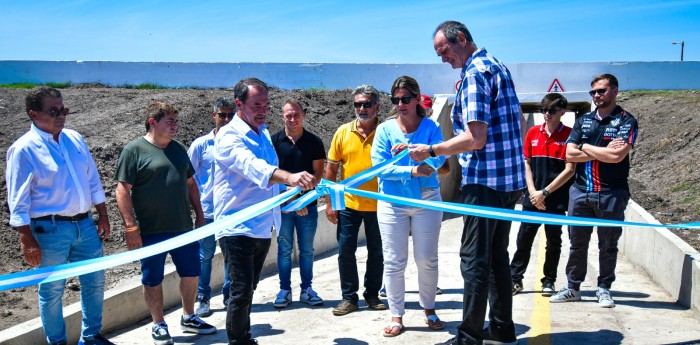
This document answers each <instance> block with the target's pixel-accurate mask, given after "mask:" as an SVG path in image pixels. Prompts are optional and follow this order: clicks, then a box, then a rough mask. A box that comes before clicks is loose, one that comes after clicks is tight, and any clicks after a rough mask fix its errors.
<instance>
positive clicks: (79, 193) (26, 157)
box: [6, 87, 112, 344]
mask: <svg viewBox="0 0 700 345" xmlns="http://www.w3.org/2000/svg"><path fill="white" fill-rule="evenodd" d="M26 111H27V115H29V119H30V120H31V122H32V123H31V128H30V130H29V131H28V132H27V133H26V134H24V135H23V136H22V137H20V138H19V139H17V141H15V142H14V144H12V146H10V148H9V149H8V150H7V170H6V179H7V180H6V181H7V194H8V196H7V201H8V206H9V208H10V225H11V226H13V227H14V228H15V229H16V230H17V232H18V233H19V238H20V243H21V248H22V253H23V255H24V261H25V262H27V264H29V265H31V266H38V267H50V266H56V265H60V264H65V263H69V262H75V261H81V260H87V259H94V258H98V257H101V256H102V241H103V240H105V239H107V238H108V237H109V233H110V225H109V220H108V218H107V207H106V206H105V193H104V190H103V188H102V183H101V182H100V175H99V172H98V171H97V166H96V165H95V161H94V160H93V159H92V155H91V154H90V150H89V149H88V146H87V143H85V140H84V139H83V137H82V136H81V135H80V134H78V132H76V131H74V130H70V129H64V125H65V121H66V116H67V115H68V108H65V107H64V106H63V97H62V96H61V92H60V91H58V90H56V89H53V88H46V87H39V88H36V89H33V90H31V91H30V92H29V94H28V95H27V97H26ZM93 205H94V206H95V209H96V210H97V213H98V219H97V226H96V225H95V221H94V220H93V219H92V217H91V214H90V208H91V207H92V206H93ZM78 279H79V280H80V286H81V289H80V302H81V304H82V310H83V319H82V331H81V334H80V341H79V344H112V343H111V342H110V341H109V340H107V339H105V338H104V337H103V336H102V335H100V331H101V329H102V301H103V300H104V280H105V278H104V271H97V272H93V273H89V274H85V275H81V276H79V277H78ZM65 284H66V281H65V279H62V280H56V281H53V282H50V283H42V284H39V312H40V313H41V320H42V325H43V327H44V332H45V333H46V340H47V341H48V343H49V344H66V343H67V342H68V338H67V336H66V326H65V322H64V321H63V303H62V297H63V289H64V287H65Z"/></svg>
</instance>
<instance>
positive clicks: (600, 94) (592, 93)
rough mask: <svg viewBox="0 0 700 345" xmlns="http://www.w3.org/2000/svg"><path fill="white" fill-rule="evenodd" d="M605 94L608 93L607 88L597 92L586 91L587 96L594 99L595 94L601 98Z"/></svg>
mask: <svg viewBox="0 0 700 345" xmlns="http://www.w3.org/2000/svg"><path fill="white" fill-rule="evenodd" d="M606 92H608V88H607V87H606V88H604V89H597V90H591V91H588V94H589V95H591V97H595V95H596V94H598V96H602V95H604V94H605V93H606Z"/></svg>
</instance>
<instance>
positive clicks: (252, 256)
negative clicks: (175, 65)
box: [214, 78, 318, 345]
mask: <svg viewBox="0 0 700 345" xmlns="http://www.w3.org/2000/svg"><path fill="white" fill-rule="evenodd" d="M233 94H234V98H235V100H236V107H238V111H237V113H236V116H234V117H233V119H232V120H231V122H230V123H229V124H228V125H227V126H224V127H223V128H221V130H220V131H219V133H218V134H217V135H216V138H215V139H214V160H215V162H216V167H215V170H214V219H215V220H219V219H222V218H223V217H226V216H229V215H232V214H234V213H236V212H239V211H241V210H243V209H245V208H247V207H249V206H252V205H255V204H258V203H261V202H264V201H266V200H267V199H270V198H272V197H274V196H276V195H277V194H279V186H278V184H280V183H283V184H286V185H289V186H293V187H301V188H302V189H303V190H309V189H312V188H314V187H316V184H317V183H318V181H317V180H316V178H315V177H314V176H313V175H312V174H309V173H308V172H306V171H302V172H299V173H296V174H291V173H289V172H287V171H284V170H281V169H278V166H279V162H278V160H277V153H276V152H275V148H274V147H273V146H272V143H271V141H270V133H269V132H268V130H267V127H266V126H265V120H266V119H267V116H268V115H269V112H270V102H269V97H268V88H267V85H266V84H265V83H264V82H262V81H261V80H259V79H256V78H247V79H243V80H241V81H239V82H238V83H237V84H236V86H235V87H234V90H233ZM280 223H281V213H280V209H279V207H275V208H273V209H272V210H269V211H267V212H265V213H262V214H260V215H259V216H257V217H254V218H251V219H249V220H247V221H245V222H242V223H240V224H238V225H235V226H233V227H230V228H224V229H221V230H220V231H219V232H218V233H217V235H216V238H217V239H218V240H219V245H220V246H221V251H222V252H223V254H224V259H225V262H226V269H227V271H228V275H229V279H230V280H231V299H230V301H229V304H228V306H227V310H226V333H227V335H228V341H229V344H246V345H248V344H257V341H256V340H255V339H253V338H252V337H251V334H250V310H251V306H252V303H253V292H254V291H255V288H256V287H257V284H258V281H259V279H260V272H261V271H262V268H263V263H264V262H265V257H266V256H267V252H268V250H269V249H270V241H271V237H272V229H273V227H274V228H275V229H279V227H280Z"/></svg>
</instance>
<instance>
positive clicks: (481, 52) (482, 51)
mask: <svg viewBox="0 0 700 345" xmlns="http://www.w3.org/2000/svg"><path fill="white" fill-rule="evenodd" d="M481 55H484V56H486V49H484V48H479V49H477V50H476V51H474V53H473V54H472V56H470V57H469V59H467V62H466V63H465V64H464V67H462V73H460V76H461V78H462V79H464V76H465V75H467V69H468V68H469V66H470V65H471V64H472V60H474V59H475V58H476V57H477V56H481Z"/></svg>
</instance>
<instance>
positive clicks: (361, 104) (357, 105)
mask: <svg viewBox="0 0 700 345" xmlns="http://www.w3.org/2000/svg"><path fill="white" fill-rule="evenodd" d="M353 103H354V104H355V108H357V109H360V108H362V107H365V109H367V108H371V107H372V106H373V105H374V101H369V102H353Z"/></svg>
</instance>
